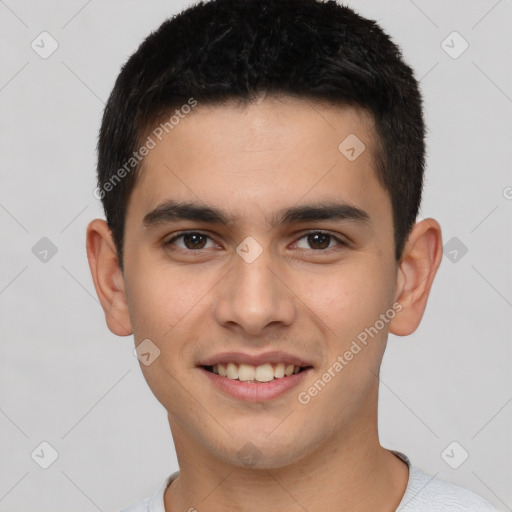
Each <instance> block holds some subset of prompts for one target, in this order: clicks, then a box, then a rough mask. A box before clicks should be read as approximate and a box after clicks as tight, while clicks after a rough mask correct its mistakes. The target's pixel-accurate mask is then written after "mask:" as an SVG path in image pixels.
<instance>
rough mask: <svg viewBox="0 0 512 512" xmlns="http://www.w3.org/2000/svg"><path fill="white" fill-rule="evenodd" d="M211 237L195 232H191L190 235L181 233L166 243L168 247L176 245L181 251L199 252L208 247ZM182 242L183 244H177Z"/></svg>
mask: <svg viewBox="0 0 512 512" xmlns="http://www.w3.org/2000/svg"><path fill="white" fill-rule="evenodd" d="M209 238H210V237H209V236H207V235H205V234H203V233H198V232H195V231H191V232H188V233H181V234H179V235H176V236H175V237H173V238H171V239H170V240H169V241H168V242H166V245H176V247H178V248H179V249H182V250H190V251H193V250H199V249H204V248H205V247H206V244H207V243H208V240H209ZM180 239H181V240H182V243H176V241H177V240H180Z"/></svg>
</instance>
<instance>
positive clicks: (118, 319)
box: [86, 219, 132, 336]
mask: <svg viewBox="0 0 512 512" xmlns="http://www.w3.org/2000/svg"><path fill="white" fill-rule="evenodd" d="M86 247H87V259H88V260H89V268H90V269H91V274H92V279H93V281H94V287H95V288H96V294H97V295H98V299H99V300H100V303H101V306H102V308H103V311H104V312H105V320H106V322H107V326H108V328H109V329H110V330H111V331H112V332H113V333H114V334H117V335H118V336H129V335H130V334H132V325H131V322H130V316H129V311H128V305H127V302H126V294H125V285H124V277H123V274H122V272H121V268H120V266H119V261H118V259H117V251H116V247H115V244H114V240H113V238H112V232H111V231H110V228H109V227H108V224H107V223H106V222H105V221H104V220H101V219H95V220H93V221H92V222H90V223H89V225H88V226H87V238H86Z"/></svg>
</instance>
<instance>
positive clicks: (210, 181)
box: [127, 97, 390, 224]
mask: <svg viewBox="0 0 512 512" xmlns="http://www.w3.org/2000/svg"><path fill="white" fill-rule="evenodd" d="M176 119H178V117H176ZM162 126H163V125H160V127H162ZM155 128H156V129H158V126H156V127H155ZM164 128H165V127H164ZM155 133H156V134H157V135H158V136H157V135H155ZM149 136H150V137H151V138H152V139H153V142H154V147H153V149H151V151H150V152H149V154H148V155H147V156H146V157H145V158H144V161H143V164H142V168H141V173H140V176H139V177H138V180H137V183H136V185H135V188H134V190H133V193H132V196H131V199H130V204H129V205H128V215H127V224H128V217H133V216H134V215H136V217H137V219H139V221H140V220H142V218H143V217H144V216H145V215H146V214H147V213H148V211H150V210H152V209H154V208H155V207H156V206H157V205H158V204H160V203H162V202H165V201H167V200H169V199H172V200H175V201H190V200H193V201H195V202H198V201H199V202H202V203H205V204H208V205H211V206H215V207H216V208H217V209H223V210H225V211H227V212H231V214H232V216H233V217H236V218H237V219H241V220H244V218H246V220H247V217H249V218H253V219H254V218H255V215H256V213H257V212H261V213H262V214H263V216H264V214H265V212H266V211H267V212H268V211H276V210H278V209H279V208H280V207H284V206H288V207H289V206H291V205H294V204H295V205H296V204H299V203H300V202H301V201H307V202H321V201H325V200H336V201H343V202H346V203H348V204H352V205H354V206H356V207H359V208H361V209H365V210H370V211H373V214H374V215H377V216H379V215H380V216H383V215H384V216H386V215H387V214H389V213H390V202H389V197H388V194H387V192H386V191H385V190H384V189H383V188H382V187H381V185H380V183H379V182H378V180H377V177H376V173H375V161H376V160H375V147H376V144H375V140H376V139H375V134H374V126H373V120H372V118H371V116H370V115H369V114H367V113H366V112H364V111H362V110H356V109H354V108H350V107H338V106H334V105H330V104H325V103H320V102H312V101H308V100H304V99H295V98H291V97H282V98H265V99H259V100H258V101H255V102H253V103H250V104H249V105H246V106H240V105H237V104H235V103H228V104H227V105H222V106H221V105H202V104H201V103H198V105H197V106H196V107H195V108H194V109H193V110H192V111H190V112H189V113H188V114H186V115H185V114H182V115H181V116H180V117H179V120H178V122H177V123H176V124H173V125H172V128H171V127H170V125H167V130H165V129H163V130H162V129H160V130H159V131H158V130H157V131H155V130H153V131H152V132H150V133H149ZM255 208H256V209H257V210H255Z"/></svg>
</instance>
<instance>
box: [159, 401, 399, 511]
mask: <svg viewBox="0 0 512 512" xmlns="http://www.w3.org/2000/svg"><path fill="white" fill-rule="evenodd" d="M375 411H376V408H375ZM365 416H366V417H365V418H361V421H360V422H358V426H357V428H355V426H354V428H352V429H347V428H345V429H339V430H336V431H335V432H334V433H333V435H331V436H330V437H329V438H326V439H323V440H322V443H321V444H320V445H319V446H318V447H317V448H316V449H315V450H313V451H311V452H310V453H308V454H307V455H306V456H305V457H302V458H301V459H300V460H297V461H295V462H293V463H291V464H287V465H285V466H281V467H270V468H266V469H260V468H247V467H240V466H239V465H235V464H231V463H229V462H226V461H225V460H221V459H219V458H218V457H213V456H212V454H211V452H210V451H208V450H205V448H204V446H202V445H200V444H199V443H197V441H196V440H195V439H194V438H193V437H192V436H190V434H189V433H188V432H186V431H185V430H184V429H182V428H181V426H180V425H179V423H178V422H176V421H173V420H172V419H171V418H169V421H170V424H171V430H172V433H173V438H174V443H175V447H176V453H177V456H178V462H179V466H180V473H179V476H178V477H177V478H176V479H175V480H174V481H173V483H172V485H170V486H169V487H168V488H167V490H166V492H165V496H164V501H165V508H166V512H174V511H176V510H194V509H197V510H203V511H208V512H224V511H225V510H229V509H235V510H239V511H241V512H259V511H260V510H262V509H266V510H280V511H282V512H288V511H289V512H292V511H296V510H307V511H308V512H314V511H317V510H318V511H320V510H337V511H340V512H348V511H350V512H363V511H367V510H372V511H374V512H380V511H382V512H389V511H390V510H396V508H397V507H398V504H399V503H400V500H401V499H402V496H403V495H404V493H405V490H406V487H407V482H408V468H407V465H406V464H405V463H404V462H403V461H401V460H400V459H399V458H398V457H396V456H395V455H393V454H392V453H391V452H389V451H388V450H386V449H384V448H383V447H382V446H381V445H380V443H379V440H378V435H377V418H376V412H375V414H371V413H370V414H369V415H368V414H367V415H365ZM368 416H371V417H368Z"/></svg>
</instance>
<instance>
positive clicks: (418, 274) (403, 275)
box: [389, 218, 443, 336]
mask: <svg viewBox="0 0 512 512" xmlns="http://www.w3.org/2000/svg"><path fill="white" fill-rule="evenodd" d="M442 257H443V244H442V235H441V226H440V225H439V223H438V222H437V221H436V220H434V219H430V218H429V219H423V220H422V221H420V222H417V223H416V224H415V225H414V226H413V228H412V230H411V233H410V235H409V239H408V241H407V244H406V246H405V249H404V252H403V255H402V259H401V261H400V265H399V268H398V272H397V284H396V290H397V293H396V297H395V300H396V301H397V302H399V303H400V304H401V305H402V310H401V311H400V313H399V314H398V315H397V316H396V317H395V318H393V320H392V321H391V322H390V327H389V332H391V333H392V334H395V335H397V336H407V335H409V334H411V333H413V332H414V331H415V330H416V329H417V328H418V325H419V324H420V321H421V318H422V317H423V313H424V312H425V308H426V306H427V299H428V296H429V293H430V289H431V287H432V283H433V281H434V277H435V275H436V272H437V269H438V268H439V265H440V264H441V260H442Z"/></svg>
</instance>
